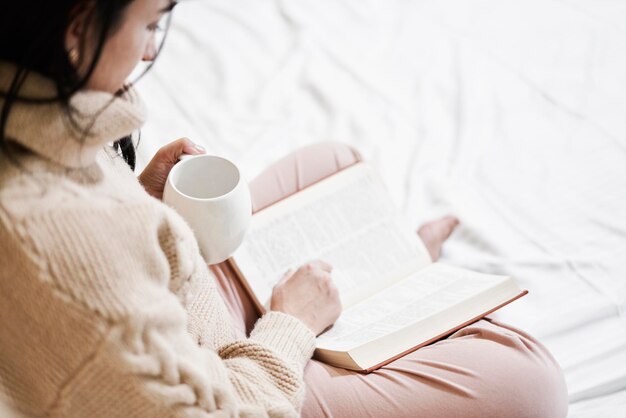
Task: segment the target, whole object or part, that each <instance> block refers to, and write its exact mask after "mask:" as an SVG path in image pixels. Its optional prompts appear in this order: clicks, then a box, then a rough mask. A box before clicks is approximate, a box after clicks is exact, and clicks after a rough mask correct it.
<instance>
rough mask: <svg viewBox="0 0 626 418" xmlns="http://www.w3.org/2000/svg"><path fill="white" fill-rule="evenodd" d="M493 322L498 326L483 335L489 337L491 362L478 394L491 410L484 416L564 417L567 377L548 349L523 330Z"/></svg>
mask: <svg viewBox="0 0 626 418" xmlns="http://www.w3.org/2000/svg"><path fill="white" fill-rule="evenodd" d="M490 325H491V326H493V327H497V328H498V329H495V330H492V331H493V334H491V335H485V336H484V337H486V338H487V339H488V340H489V343H488V344H487V346H486V347H485V348H484V353H483V355H484V356H485V361H486V362H487V363H489V365H488V367H486V368H485V376H484V377H485V378H484V379H483V385H481V389H480V391H481V392H482V393H481V394H480V395H479V398H480V399H484V400H485V401H486V402H487V404H488V406H486V407H485V409H486V410H488V411H489V413H488V414H484V413H483V414H482V416H510V417H547V418H552V417H555V418H558V417H565V416H566V415H567V406H568V400H567V388H566V385H565V380H564V377H563V373H562V371H561V368H560V367H559V365H558V364H557V362H556V361H555V360H554V358H553V357H552V355H551V354H550V353H549V352H548V350H547V349H546V348H545V347H544V346H543V345H542V344H541V343H539V342H538V341H536V340H535V339H534V338H532V337H531V336H529V335H527V334H525V333H523V332H521V331H518V330H515V329H514V328H511V327H507V326H504V325H499V324H490ZM488 334H490V333H488ZM484 412H486V411H484Z"/></svg>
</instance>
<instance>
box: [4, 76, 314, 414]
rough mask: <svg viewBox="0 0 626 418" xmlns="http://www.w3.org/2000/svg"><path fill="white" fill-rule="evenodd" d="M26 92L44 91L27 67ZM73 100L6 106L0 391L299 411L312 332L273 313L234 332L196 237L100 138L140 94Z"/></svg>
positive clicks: (122, 127)
mask: <svg viewBox="0 0 626 418" xmlns="http://www.w3.org/2000/svg"><path fill="white" fill-rule="evenodd" d="M12 71H14V68H13V67H12V66H11V65H8V64H2V65H1V66H0V89H2V90H3V91H6V89H7V87H8V83H9V82H10V79H11V73H12ZM21 95H23V96H27V97H46V96H47V97H50V96H53V95H54V87H53V85H52V83H50V82H49V81H48V80H46V79H45V78H43V77H40V76H38V75H36V74H30V75H29V76H28V79H27V81H26V84H25V85H24V87H23V89H22V90H21ZM0 103H2V102H0ZM71 107H72V108H73V109H74V112H73V116H72V117H68V116H67V115H66V112H65V110H64V109H62V108H61V106H59V105H58V104H24V103H20V104H17V105H15V106H14V108H13V110H12V112H11V113H10V115H9V119H8V124H7V129H6V136H7V137H8V138H10V141H11V145H10V151H11V152H10V154H9V155H10V156H7V154H6V153H2V155H0V324H1V327H0V379H1V382H0V384H2V385H3V386H4V387H5V389H6V391H7V392H8V393H7V395H8V396H9V398H10V399H11V400H12V401H13V403H14V404H15V406H16V407H17V409H18V410H21V411H22V412H24V413H26V414H28V415H33V416H49V417H66V418H72V417H109V418H114V417H124V418H129V417H150V418H153V417H204V416H277V417H278V416H297V415H298V414H299V409H300V406H301V403H302V398H303V396H304V384H303V376H302V375H303V367H304V365H305V364H306V361H307V360H308V359H309V358H310V356H311V355H312V352H313V348H314V342H315V337H314V335H313V333H312V332H311V331H310V330H309V329H308V328H307V327H306V326H304V325H303V324H302V323H301V322H300V321H299V320H297V319H296V318H293V317H291V316H288V315H285V314H282V313H278V312H270V313H268V314H266V315H265V316H264V317H263V318H261V319H260V320H259V321H258V323H257V324H256V327H255V328H254V330H253V331H252V333H251V335H250V338H249V339H247V340H237V339H236V338H235V337H234V332H233V326H232V324H231V320H230V317H229V316H228V311H227V309H226V307H225V305H224V303H223V301H222V300H221V298H220V295H219V293H218V291H217V288H216V284H215V282H214V280H213V277H212V276H211V275H210V273H209V270H208V268H207V266H206V264H205V263H204V261H203V260H202V258H201V256H200V253H199V251H198V245H197V243H196V241H195V238H194V236H193V233H192V232H191V230H190V229H189V227H188V226H187V224H186V223H185V222H184V220H182V218H180V217H179V216H178V215H177V214H176V213H175V212H174V211H173V210H172V209H170V208H168V207H167V206H165V205H163V204H162V203H161V202H160V201H157V200H156V199H153V198H152V197H150V196H149V195H148V194H147V193H146V192H145V191H144V190H143V189H142V187H141V186H140V184H139V183H138V182H137V180H136V178H135V176H134V174H133V173H132V171H131V170H130V169H129V168H128V166H127V165H126V164H125V162H124V161H123V159H122V158H121V157H119V156H118V155H117V154H116V153H115V152H114V151H113V149H112V148H111V147H110V146H109V145H107V144H110V143H112V142H113V141H114V140H116V139H117V138H120V137H122V136H125V135H127V134H129V133H131V132H132V131H134V130H136V129H138V128H139V127H140V125H141V123H142V122H143V120H144V108H143V106H142V105H141V101H140V100H139V98H138V97H137V96H136V95H135V94H134V93H133V92H132V91H129V92H128V93H127V94H125V95H123V96H122V97H115V96H112V95H110V94H107V93H102V92H90V91H85V92H80V93H78V94H76V95H75V96H74V97H73V98H72V100H71Z"/></svg>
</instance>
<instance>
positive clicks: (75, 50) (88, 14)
mask: <svg viewBox="0 0 626 418" xmlns="http://www.w3.org/2000/svg"><path fill="white" fill-rule="evenodd" d="M90 4H91V2H80V3H78V4H76V6H74V9H72V11H71V12H70V16H69V22H70V23H69V25H68V26H67V29H66V30H65V50H66V51H67V53H68V57H69V59H70V62H71V63H72V65H74V66H75V67H78V66H79V64H80V62H81V61H82V58H83V55H84V50H85V40H86V36H87V31H88V27H89V22H90V20H91V18H92V15H93V6H90Z"/></svg>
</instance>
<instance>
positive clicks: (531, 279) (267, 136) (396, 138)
mask: <svg viewBox="0 0 626 418" xmlns="http://www.w3.org/2000/svg"><path fill="white" fill-rule="evenodd" d="M139 88H140V90H142V93H143V95H144V97H145V98H146V100H147V102H148V104H149V107H150V111H151V119H150V122H149V123H148V125H147V126H146V128H145V129H144V132H143V142H142V144H141V145H140V148H139V150H140V157H141V161H146V159H147V158H149V157H150V156H151V155H152V154H153V153H154V151H155V150H156V149H157V148H158V147H159V146H160V145H161V144H165V143H166V142H169V141H170V140H172V139H175V138H177V137H180V136H189V137H190V138H192V139H194V140H195V141H197V142H200V143H202V144H204V145H205V146H207V148H208V149H209V152H212V153H217V154H222V155H225V156H228V157H230V158H232V159H234V160H235V161H237V162H238V163H239V164H240V165H241V166H242V168H243V170H244V173H245V175H246V176H247V177H248V178H251V177H252V176H253V175H254V174H256V173H258V172H259V171H260V170H261V169H262V168H263V167H264V166H266V165H267V164H268V163H270V162H271V161H272V160H274V159H276V158H278V157H280V156H281V155H283V154H285V153H286V152H288V151H290V150H292V149H294V148H296V147H299V146H301V145H304V144H307V143H311V142H315V141H320V140H339V141H343V142H346V143H349V144H351V145H353V146H355V147H357V148H358V149H359V150H360V151H361V152H362V154H363V155H364V156H365V157H366V159H368V160H370V161H372V162H373V163H374V164H375V165H376V166H377V167H378V169H379V170H380V172H381V173H382V175H383V178H384V179H385V181H386V183H387V185H388V187H389V188H390V190H391V191H392V194H393V196H394V199H395V200H396V201H397V203H398V205H399V206H400V207H401V208H402V210H403V212H404V213H405V214H406V216H407V217H408V218H409V219H410V221H411V222H412V223H413V224H414V225H416V226H417V225H418V224H419V223H420V222H423V221H425V220H427V219H430V218H433V217H436V216H438V215H440V214H443V213H453V214H455V215H457V216H459V217H460V219H461V221H462V226H461V227H460V228H459V230H458V231H457V232H456V233H455V234H454V235H453V237H452V238H451V239H450V241H449V242H448V243H447V244H446V246H445V252H444V257H445V259H446V260H447V261H448V262H450V263H454V264H458V265H462V266H466V267H469V268H475V269H477V270H482V271H486V272H499V273H508V274H511V275H513V276H514V277H516V278H517V279H518V280H519V282H520V283H521V284H522V285H523V286H525V287H526V288H528V289H529V290H530V294H529V296H527V297H526V298H524V299H522V300H521V301H519V302H516V303H514V304H512V305H511V306H509V307H507V308H505V309H504V310H502V311H501V312H500V313H499V314H498V317H499V318H500V319H502V320H505V321H508V322H510V323H513V324H515V325H517V326H520V327H523V328H524V329H526V330H528V331H529V332H531V333H533V334H534V335H536V336H538V337H539V338H540V339H541V340H542V341H543V342H544V343H545V344H546V345H547V346H548V347H549V348H550V349H551V350H552V352H553V353H554V355H555V357H556V358H557V360H558V361H559V363H560V364H561V365H562V367H563V369H564V371H565V375H566V379H567V382H568V387H569V393H570V400H571V402H572V403H571V407H570V415H571V416H573V417H597V416H605V417H618V416H625V413H624V411H625V410H626V1H620V0H560V1H557V0H518V1H514V0H438V1H434V0H433V1H420V0H413V1H411V0H298V1H289V0H185V1H184V2H182V4H181V5H180V7H179V9H178V10H177V11H176V16H175V20H174V25H173V28H172V31H171V33H170V37H169V40H168V44H167V47H166V49H165V51H164V53H163V55H162V56H161V57H160V58H159V62H158V65H157V66H156V67H155V68H154V69H153V71H152V72H151V73H150V74H149V76H147V77H146V78H145V79H144V80H142V82H141V83H140V84H139Z"/></svg>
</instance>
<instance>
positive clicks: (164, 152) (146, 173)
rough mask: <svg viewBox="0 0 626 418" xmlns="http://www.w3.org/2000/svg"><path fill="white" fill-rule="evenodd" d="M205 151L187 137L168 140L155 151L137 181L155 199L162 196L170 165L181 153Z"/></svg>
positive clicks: (172, 164)
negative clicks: (172, 140)
mask: <svg viewBox="0 0 626 418" xmlns="http://www.w3.org/2000/svg"><path fill="white" fill-rule="evenodd" d="M205 152H206V151H205V150H204V148H202V147H201V146H200V145H197V144H194V143H193V142H192V141H191V140H190V139H189V138H180V139H177V140H176V141H174V142H170V143H169V144H167V145H165V146H164V147H162V148H161V149H159V150H158V151H157V153H156V154H155V155H154V157H153V158H152V160H150V163H148V165H147V166H146V168H145V169H144V170H143V171H142V172H141V174H140V175H139V177H138V179H139V183H141V185H142V186H143V188H144V189H146V192H148V193H149V194H150V195H152V196H154V197H156V198H157V199H159V200H160V199H162V198H163V189H164V188H165V181H166V180H167V176H168V175H169V174H170V171H171V170H172V167H174V165H175V164H176V163H177V162H178V158H179V157H180V156H181V155H182V154H191V155H197V154H204V153H205Z"/></svg>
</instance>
